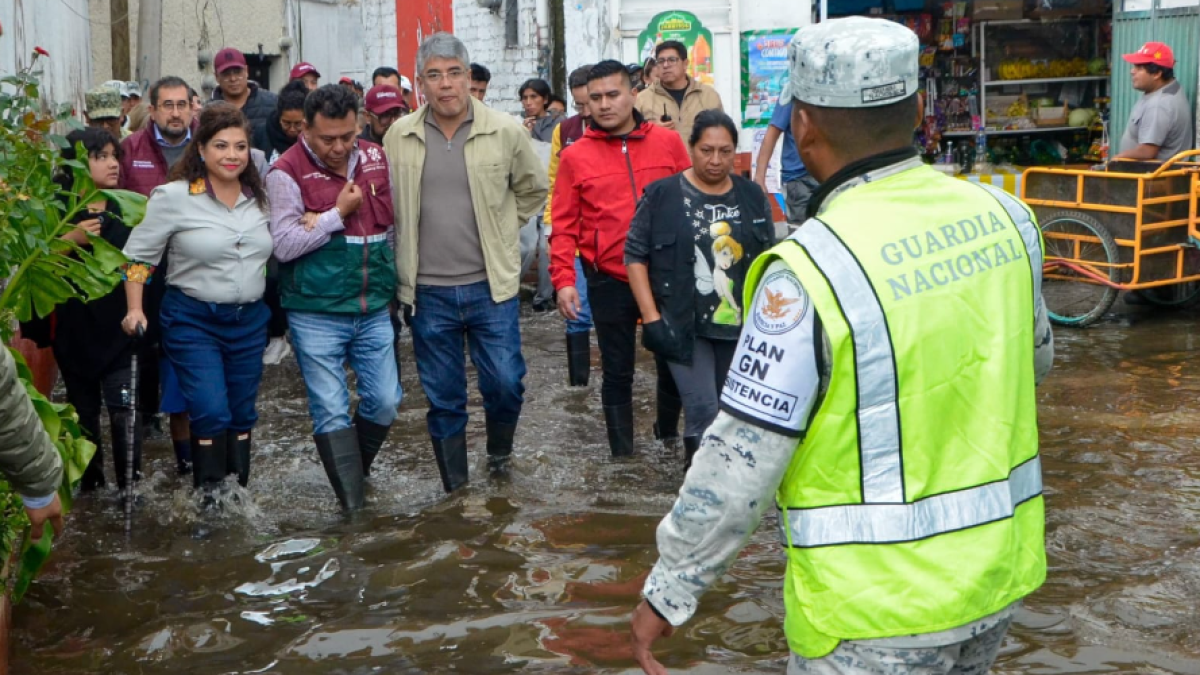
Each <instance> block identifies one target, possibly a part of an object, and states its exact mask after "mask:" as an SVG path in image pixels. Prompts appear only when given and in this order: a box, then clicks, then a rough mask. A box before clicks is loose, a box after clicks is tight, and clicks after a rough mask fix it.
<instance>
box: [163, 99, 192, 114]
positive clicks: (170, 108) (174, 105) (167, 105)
mask: <svg viewBox="0 0 1200 675" xmlns="http://www.w3.org/2000/svg"><path fill="white" fill-rule="evenodd" d="M154 107H155V108H158V109H159V110H166V111H167V112H176V111H178V112H184V111H186V110H191V108H192V104H191V103H189V102H187V101H159V102H158V105H156V106H154Z"/></svg>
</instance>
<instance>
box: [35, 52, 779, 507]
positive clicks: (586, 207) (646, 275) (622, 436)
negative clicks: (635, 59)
mask: <svg viewBox="0 0 1200 675" xmlns="http://www.w3.org/2000/svg"><path fill="white" fill-rule="evenodd" d="M415 65H416V74H417V76H416V82H417V86H416V87H414V86H413V83H412V81H410V80H409V79H408V78H407V77H405V76H404V75H402V74H401V73H400V72H399V71H398V70H397V69H395V68H392V67H387V66H384V67H380V68H377V69H376V70H375V71H374V72H373V73H372V77H371V86H370V88H369V89H366V90H365V91H364V88H363V86H362V85H361V84H359V83H358V82H356V81H354V80H352V79H350V78H342V79H341V80H340V81H339V82H337V83H335V84H324V85H323V84H322V80H321V78H322V75H321V72H320V70H319V69H318V68H317V67H316V66H315V65H314V64H311V63H307V62H302V63H298V64H296V66H295V67H294V68H292V70H291V72H290V77H289V81H288V82H287V84H286V85H284V86H283V87H282V88H281V90H280V91H279V92H278V93H275V92H271V91H268V90H266V89H265V88H263V87H261V86H260V85H259V84H258V83H257V82H254V81H253V80H251V79H250V78H249V68H248V66H247V62H246V59H245V56H244V55H243V54H242V53H241V52H240V51H238V50H236V49H233V48H226V49H222V50H220V51H219V52H218V53H217V54H216V55H215V57H214V59H213V68H214V71H215V75H216V89H215V90H214V91H213V92H212V95H211V97H210V100H208V101H207V102H204V103H201V101H200V97H199V96H198V95H197V93H196V90H195V89H194V88H193V87H192V86H190V85H189V84H188V83H187V82H186V81H185V80H183V79H181V78H178V77H174V76H166V77H163V78H161V79H160V80H158V81H157V82H154V83H153V84H152V85H150V86H149V87H148V89H147V90H146V92H145V94H146V96H145V98H146V100H145V101H144V102H143V101H142V91H141V89H140V88H139V87H136V86H134V85H133V84H132V83H121V82H110V83H106V84H105V85H103V86H101V87H98V88H96V89H94V90H92V91H90V92H88V94H87V96H86V99H87V107H86V110H85V120H86V122H87V128H86V129H84V130H82V131H78V132H75V133H74V134H72V136H71V138H70V140H71V141H72V143H76V142H78V143H81V144H82V147H83V148H84V149H85V151H86V152H87V153H88V156H89V161H90V165H91V168H92V174H93V180H94V182H95V183H96V184H97V185H98V186H102V187H121V188H125V189H128V190H132V191H135V192H138V193H140V194H142V195H145V196H146V197H148V198H149V201H148V205H147V210H146V215H145V218H144V219H143V221H142V222H141V223H140V224H139V225H138V226H137V227H135V228H133V229H132V230H131V229H128V228H126V227H124V223H123V220H122V214H121V213H120V210H119V208H118V205H117V204H116V203H115V202H111V201H109V202H103V203H97V204H92V205H89V206H88V209H87V212H86V213H85V216H86V217H81V219H80V221H79V223H78V228H77V229H76V230H74V231H72V232H71V233H70V234H68V235H67V238H69V239H70V240H71V241H72V242H73V243H74V244H75V245H77V246H80V247H87V246H89V245H91V243H90V241H89V238H88V237H89V236H99V237H102V238H104V239H105V240H106V241H108V242H109V243H110V244H112V245H114V246H116V247H118V248H121V249H122V250H123V251H124V253H125V255H126V257H127V258H128V259H129V262H128V263H127V265H126V266H125V268H124V278H125V282H124V284H123V287H122V288H119V289H117V290H115V291H113V293H111V294H110V295H109V296H107V297H105V298H103V299H102V300H99V301H94V302H92V303H88V304H87V305H84V304H83V303H79V302H74V303H70V304H68V305H67V306H64V307H63V308H60V309H59V311H58V312H57V314H56V318H55V320H54V321H49V322H43V323H42V324H38V323H34V322H31V323H30V324H29V325H27V326H26V327H25V329H26V334H27V336H30V337H34V338H35V339H38V340H39V341H40V342H41V343H42V344H45V345H49V346H53V347H54V351H55V354H56V355H57V356H58V357H59V363H60V366H61V368H62V372H63V377H64V380H65V381H66V383H67V396H68V399H69V400H70V401H71V402H72V403H73V404H75V405H76V407H77V409H78V410H79V412H80V415H81V420H82V421H83V427H84V429H85V430H86V432H87V434H88V435H89V436H90V437H91V438H92V439H93V440H94V441H95V442H96V443H97V446H98V447H99V448H101V451H99V452H97V454H96V456H95V458H94V459H93V461H92V463H91V465H90V466H89V467H88V470H87V472H86V474H85V477H84V480H83V484H82V485H83V489H84V490H94V489H96V488H99V487H101V486H103V485H105V484H106V482H107V481H106V479H105V472H104V464H105V460H104V457H105V455H106V453H105V452H104V451H103V448H104V447H106V446H107V447H111V449H112V453H111V454H112V455H113V457H114V468H115V469H116V475H117V483H118V486H119V487H120V488H121V490H122V491H125V489H126V488H127V487H128V486H127V485H126V481H125V479H124V476H125V475H126V466H125V464H126V462H125V459H126V457H127V456H128V457H132V458H133V462H134V465H133V471H132V476H133V478H134V480H135V481H136V480H138V479H140V477H141V445H142V441H143V437H144V435H145V433H147V430H148V429H151V428H153V426H154V425H155V424H156V423H157V420H158V419H159V416H160V415H162V416H165V418H166V419H169V433H170V437H171V440H172V445H173V447H174V449H175V454H176V465H177V469H178V472H179V473H180V474H181V475H188V474H190V475H191V476H192V482H193V485H194V486H195V487H196V488H197V489H198V490H199V491H200V492H201V493H202V494H203V495H205V502H206V503H209V504H211V503H215V502H216V499H215V498H214V497H215V495H216V493H217V492H218V491H219V490H221V488H222V485H224V484H225V480H226V478H227V476H232V477H233V479H234V480H236V481H237V482H238V483H240V484H241V485H243V486H245V485H247V484H248V483H249V478H250V466H251V455H252V445H253V429H254V426H255V422H256V420H257V415H256V398H257V394H258V388H259V383H260V381H261V378H262V373H263V369H264V366H265V365H268V364H276V363H279V362H281V361H282V360H283V359H285V358H288V356H289V355H291V354H294V358H295V360H296V362H297V364H298V365H299V368H300V372H301V375H302V377H303V379H304V383H305V386H306V389H307V395H308V404H309V413H310V416H311V419H312V433H313V441H314V444H315V446H316V450H317V456H318V457H319V459H320V461H321V463H322V465H323V466H324V468H325V471H326V473H327V475H328V478H329V481H330V484H331V486H332V488H333V492H334V494H335V496H336V498H337V499H338V501H339V503H340V504H341V506H342V507H343V508H344V509H345V510H347V511H353V510H356V509H359V508H361V507H362V506H363V505H364V489H363V486H364V480H365V478H366V477H368V476H369V475H370V471H371V466H372V463H373V460H374V458H375V457H376V455H377V454H378V453H379V452H380V451H381V450H383V449H384V448H385V446H386V444H387V438H388V432H389V430H390V428H391V425H392V424H393V422H394V421H395V419H396V416H397V410H398V408H399V406H400V405H401V402H402V400H403V391H402V388H401V385H400V373H399V362H400V360H399V358H398V353H399V352H398V349H399V347H398V342H397V341H398V338H399V335H400V333H401V331H402V330H403V329H404V326H405V325H407V326H409V327H411V331H412V344H413V351H414V353H415V356H416V364H417V370H418V375H419V377H420V382H421V386H422V388H423V389H424V392H425V394H426V397H427V398H428V400H429V412H428V415H427V420H426V423H427V431H428V434H429V438H430V443H431V445H432V449H433V455H434V458H435V460H436V463H437V466H438V469H439V472H440V475H441V478H442V482H443V486H444V488H445V490H446V491H447V492H452V491H454V490H456V489H457V488H459V487H461V486H462V485H463V484H465V483H466V482H467V481H468V480H469V475H468V465H467V456H468V453H467V448H468V439H467V434H466V428H467V405H466V403H467V379H466V364H465V357H466V356H467V355H469V356H470V358H471V361H472V363H473V364H474V366H475V369H476V370H477V371H478V373H479V388H480V391H481V393H482V395H483V407H484V416H485V428H486V441H485V442H486V451H487V456H488V460H489V461H488V469H489V471H491V472H504V471H506V470H507V464H508V462H509V459H510V457H511V455H512V453H513V449H514V438H515V435H516V429H517V425H518V422H519V420H520V415H521V408H522V404H523V401H524V383H523V380H524V376H525V372H526V369H525V361H524V358H523V356H522V353H521V341H520V325H519V316H520V312H519V291H520V284H521V279H522V276H523V275H524V274H525V273H526V272H527V271H532V270H536V271H537V274H538V284H537V287H536V290H535V292H534V295H533V298H532V305H533V309H534V311H536V312H542V311H546V310H549V309H551V308H556V309H558V310H559V311H560V313H561V314H562V316H563V320H564V334H565V338H566V343H567V369H566V370H567V380H568V383H569V384H570V385H572V386H586V385H587V384H588V382H589V372H590V369H591V366H590V364H591V353H592V345H591V343H592V341H591V332H592V329H593V328H594V329H595V332H596V341H597V342H598V344H599V352H600V362H601V364H602V372H603V383H602V385H601V399H602V403H603V409H604V418H605V424H606V428H607V430H608V442H609V448H610V451H611V453H612V455H614V456H627V455H630V454H632V453H633V452H634V441H633V406H632V385H633V374H634V363H635V357H636V354H637V350H638V346H637V340H636V336H637V331H638V325H639V324H643V328H642V330H643V333H644V338H643V343H644V345H645V346H646V348H648V349H649V350H650V351H652V352H654V353H655V355H656V359H655V360H656V370H657V384H656V393H655V399H656V407H657V410H656V416H655V423H654V431H655V435H656V437H657V438H658V439H661V440H662V441H663V442H664V443H666V444H667V445H669V446H670V447H671V448H673V449H675V450H677V451H678V450H683V451H684V452H685V455H686V461H687V462H690V461H691V456H692V455H693V454H694V453H695V451H696V449H697V448H698V447H699V440H700V436H701V434H702V433H703V430H704V429H705V427H707V425H708V424H709V423H710V422H711V421H712V419H713V418H714V417H715V415H716V409H717V392H718V391H719V389H720V383H721V382H722V381H723V379H724V376H725V372H726V371H727V370H728V369H729V363H730V357H731V354H732V349H733V346H734V345H735V344H736V341H737V338H738V334H739V330H740V326H741V323H742V317H741V314H742V309H741V301H740V297H741V294H742V292H743V287H744V283H745V275H746V272H747V270H748V269H749V266H750V263H751V262H752V261H753V259H754V258H755V257H756V256H757V255H758V254H760V253H761V252H763V251H765V250H766V249H767V248H769V247H770V245H771V244H772V243H773V237H774V228H773V222H772V220H771V217H770V208H769V205H768V202H767V200H766V196H765V194H764V193H763V190H762V189H761V188H760V187H759V186H758V185H756V184H755V183H753V182H751V181H749V180H746V179H743V178H741V177H740V176H736V175H734V171H733V161H734V156H735V154H736V147H737V136H738V130H737V126H736V125H735V124H734V122H733V120H732V119H731V118H729V116H728V115H726V114H725V113H724V112H723V111H722V110H721V100H720V97H719V96H718V95H717V94H716V92H715V91H714V90H713V89H712V88H711V87H709V86H707V85H704V84H701V83H699V82H697V81H695V80H693V79H691V78H690V77H688V75H687V48H686V46H685V45H683V44H682V43H679V42H665V43H663V44H661V45H659V47H658V50H657V53H656V56H655V58H654V59H651V60H650V61H647V62H646V63H645V64H631V65H626V64H622V63H619V62H617V61H611V60H610V61H602V62H600V63H597V64H594V65H589V66H584V67H581V68H577V69H576V70H575V71H574V72H572V73H571V74H570V77H569V79H568V85H569V89H570V96H571V99H572V101H571V103H572V105H573V108H574V114H573V115H570V116H568V115H567V114H566V108H567V105H566V100H565V99H564V98H563V97H562V96H559V95H556V94H555V93H554V92H553V90H552V88H551V87H550V85H549V84H548V83H547V82H546V81H545V80H542V79H537V78H535V79H530V80H527V81H525V82H523V83H522V84H521V85H520V87H519V88H518V91H517V92H516V93H517V95H518V98H519V100H520V103H521V109H522V110H521V115H519V116H514V115H510V114H508V113H505V112H502V111H499V110H496V109H494V108H492V107H489V106H488V105H486V104H485V103H484V99H485V98H486V96H487V90H488V86H489V84H490V82H491V73H490V71H489V70H488V69H487V68H486V67H485V66H483V65H481V64H477V63H472V62H471V60H470V58H469V55H468V52H467V48H466V46H465V45H463V44H462V43H461V42H460V41H459V40H458V39H457V38H455V37H453V36H452V35H449V34H437V35H434V36H431V37H430V38H428V39H427V40H426V41H425V42H424V43H423V44H422V45H421V47H420V49H419V51H418V54H417V62H416V64H415ZM138 110H144V111H145V113H144V115H142V116H139V115H137V114H136V111H138ZM138 117H143V118H144V119H137V118H138ZM435 139H436V140H435ZM576 146H578V147H576ZM72 153H74V148H71V149H68V150H67V151H65V154H66V156H68V157H72V156H73V154H72ZM64 188H69V182H64ZM552 189H553V191H552ZM643 193H645V194H646V195H647V197H649V199H643V198H642V195H643ZM463 195H469V196H470V198H469V199H463V198H462V196H463ZM639 203H640V204H641V205H640V206H639ZM553 223H559V224H560V226H559V227H557V228H555V227H553V226H552V224H553ZM627 238H628V240H629V242H628V246H627V245H626V240H627ZM589 299H590V300H591V302H589ZM593 302H594V303H595V306H594V307H593V305H592V303H593ZM97 335H99V336H104V339H103V340H92V339H89V338H91V337H93V336H97ZM126 335H128V336H136V339H131V338H129V337H126ZM84 336H87V337H84ZM80 340H85V342H86V344H84V345H83V346H81V345H80V344H78V342H79V341H80ZM464 343H465V345H466V350H465V354H464ZM134 358H137V359H138V360H139V363H140V364H141V369H140V370H141V373H142V376H141V378H140V383H139V387H138V391H137V392H136V393H137V396H136V398H135V400H136V406H135V405H134V404H132V403H131V399H133V398H134V397H131V396H130V395H129V392H128V381H129V369H130V365H131V362H132V360H133V359H134ZM347 366H349V368H351V369H353V371H354V373H355V375H356V387H357V397H358V399H359V402H358V405H357V406H356V407H353V408H352V406H351V392H350V389H349V384H348V380H347ZM105 406H107V409H108V412H109V415H110V419H111V428H112V440H111V443H109V444H105V443H104V439H103V438H102V437H101V426H100V414H101V411H102V408H103V407H105ZM133 407H136V408H137V410H133ZM681 415H683V416H684V425H683V433H682V435H681V434H680V431H679V424H680V417H681ZM130 429H133V430H134V431H133V432H132V433H126V432H127V431H129V430H130ZM128 438H132V439H133V441H132V445H133V447H132V448H129V447H127V446H128V445H129V443H128V442H127V441H126V439H128Z"/></svg>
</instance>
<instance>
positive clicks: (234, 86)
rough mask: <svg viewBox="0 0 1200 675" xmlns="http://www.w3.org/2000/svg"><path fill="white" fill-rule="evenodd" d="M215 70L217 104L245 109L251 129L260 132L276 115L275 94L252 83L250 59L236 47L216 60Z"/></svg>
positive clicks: (214, 94)
mask: <svg viewBox="0 0 1200 675" xmlns="http://www.w3.org/2000/svg"><path fill="white" fill-rule="evenodd" d="M213 70H215V71H216V72H217V89H216V91H214V92H213V96H212V97H213V100H214V101H228V102H230V103H232V104H233V105H235V106H237V107H238V108H241V110H242V113H243V114H245V115H246V118H247V119H249V120H250V126H251V127H253V130H254V131H255V132H257V131H258V129H259V127H262V126H263V125H265V124H266V123H267V119H268V118H269V117H270V116H271V113H273V112H275V103H276V100H275V98H276V97H275V94H272V93H271V92H269V91H267V90H266V89H262V88H260V87H259V86H258V83H257V82H253V81H251V80H250V70H249V68H248V67H247V66H246V57H245V56H244V55H243V54H242V53H241V52H239V51H238V50H236V49H234V48H233V47H226V48H225V49H222V50H221V51H219V52H217V56H216V57H215V58H214V59H213Z"/></svg>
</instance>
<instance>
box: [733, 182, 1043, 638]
mask: <svg viewBox="0 0 1200 675" xmlns="http://www.w3.org/2000/svg"><path fill="white" fill-rule="evenodd" d="M776 259H782V260H783V261H784V262H786V263H787V265H788V266H789V267H790V268H791V269H792V271H793V272H794V273H795V274H796V276H797V278H798V279H799V280H800V283H801V284H802V285H803V286H804V289H805V291H806V292H807V293H808V295H809V297H810V298H811V301H812V303H813V307H814V308H815V309H816V311H817V313H818V316H819V317H820V322H821V326H822V328H823V330H824V333H825V335H826V336H827V338H828V341H829V346H830V353H831V355H832V361H831V363H830V366H831V376H830V379H829V383H828V390H827V391H826V393H825V396H824V398H823V400H822V401H821V402H820V404H819V406H818V407H817V408H816V409H815V410H814V412H813V416H812V419H811V420H810V423H809V425H808V432H807V434H806V436H805V438H804V440H803V441H802V442H801V444H800V446H799V447H798V448H797V450H796V452H795V454H794V456H793V459H792V462H791V464H790V466H789V468H788V471H787V474H786V476H785V477H784V480H783V483H782V484H781V486H780V489H779V492H778V495H777V500H778V505H779V508H780V514H781V515H780V517H781V527H782V530H783V537H784V540H785V542H784V543H785V545H786V546H787V554H788V565H787V575H786V581H785V585H784V595H785V602H786V607H787V620H786V624H785V631H786V633H787V639H788V644H789V646H790V647H791V649H792V651H794V652H796V653H798V654H800V655H802V656H805V657H808V658H819V657H821V656H824V655H826V654H828V653H829V652H830V651H832V650H833V649H834V648H835V647H836V646H837V644H838V642H839V641H840V640H852V639H871V638H882V637H894V636H902V635H911V634H919V633H932V632H938V631H942V630H947V629H950V628H954V627H957V626H961V625H964V624H967V623H970V622H971V621H974V620H976V619H980V618H982V617H985V616H987V615H989V614H992V613H995V612H997V611H999V610H1001V609H1004V608H1005V607H1007V606H1008V605H1010V604H1012V603H1013V602H1015V601H1017V600H1019V599H1020V598H1022V597H1023V596H1025V595H1027V594H1029V593H1030V592H1032V591H1033V590H1034V589H1036V588H1037V587H1038V586H1040V585H1041V584H1042V582H1043V581H1044V580H1045V576H1046V556H1045V546H1044V542H1043V534H1044V526H1045V522H1044V507H1043V500H1042V497H1041V492H1042V478H1041V466H1040V463H1039V459H1038V435H1037V410H1036V404H1035V398H1034V386H1035V383H1034V358H1033V349H1034V301H1035V297H1037V295H1039V294H1040V293H1041V269H1042V249H1041V237H1040V233H1039V231H1038V229H1037V226H1036V224H1035V222H1034V219H1033V216H1032V214H1031V212H1030V211H1029V209H1028V208H1027V207H1026V206H1024V205H1023V204H1022V203H1021V202H1019V201H1018V200H1016V199H1015V198H1013V197H1011V196H1010V195H1008V194H1006V193H1004V192H1002V191H1000V190H998V189H995V188H991V187H990V186H979V185H974V184H971V183H967V182H964V181H957V180H953V179H950V178H946V177H943V176H941V175H940V174H938V173H937V172H935V171H933V170H932V169H929V168H928V167H925V166H923V165H919V166H918V165H915V164H906V165H905V168H903V170H899V171H894V172H892V173H890V174H888V175H885V176H884V177H882V178H879V177H873V179H872V180H871V181H869V182H861V184H859V185H857V186H855V187H853V189H851V190H848V191H845V192H841V193H835V194H834V196H833V198H832V201H829V202H827V207H826V208H825V209H824V210H823V211H822V213H821V214H820V215H818V216H817V217H816V218H814V219H810V220H809V221H808V222H807V223H805V224H804V225H802V226H801V227H800V228H799V230H797V232H796V233H795V234H794V235H793V236H792V237H790V238H789V239H788V240H785V241H784V242H781V243H780V244H779V245H778V246H776V247H775V248H774V249H772V251H770V252H769V253H768V254H765V255H763V256H760V257H759V258H758V259H757V260H756V261H755V263H754V265H753V267H752V269H751V271H750V275H749V279H748V280H747V283H746V286H745V287H746V298H745V305H744V306H745V307H748V308H749V307H751V305H752V299H753V297H754V296H753V294H754V291H755V289H756V288H757V286H758V282H759V280H760V278H761V277H762V274H763V272H764V271H765V270H766V268H767V266H768V265H769V264H770V263H771V262H772V261H773V260H776Z"/></svg>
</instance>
